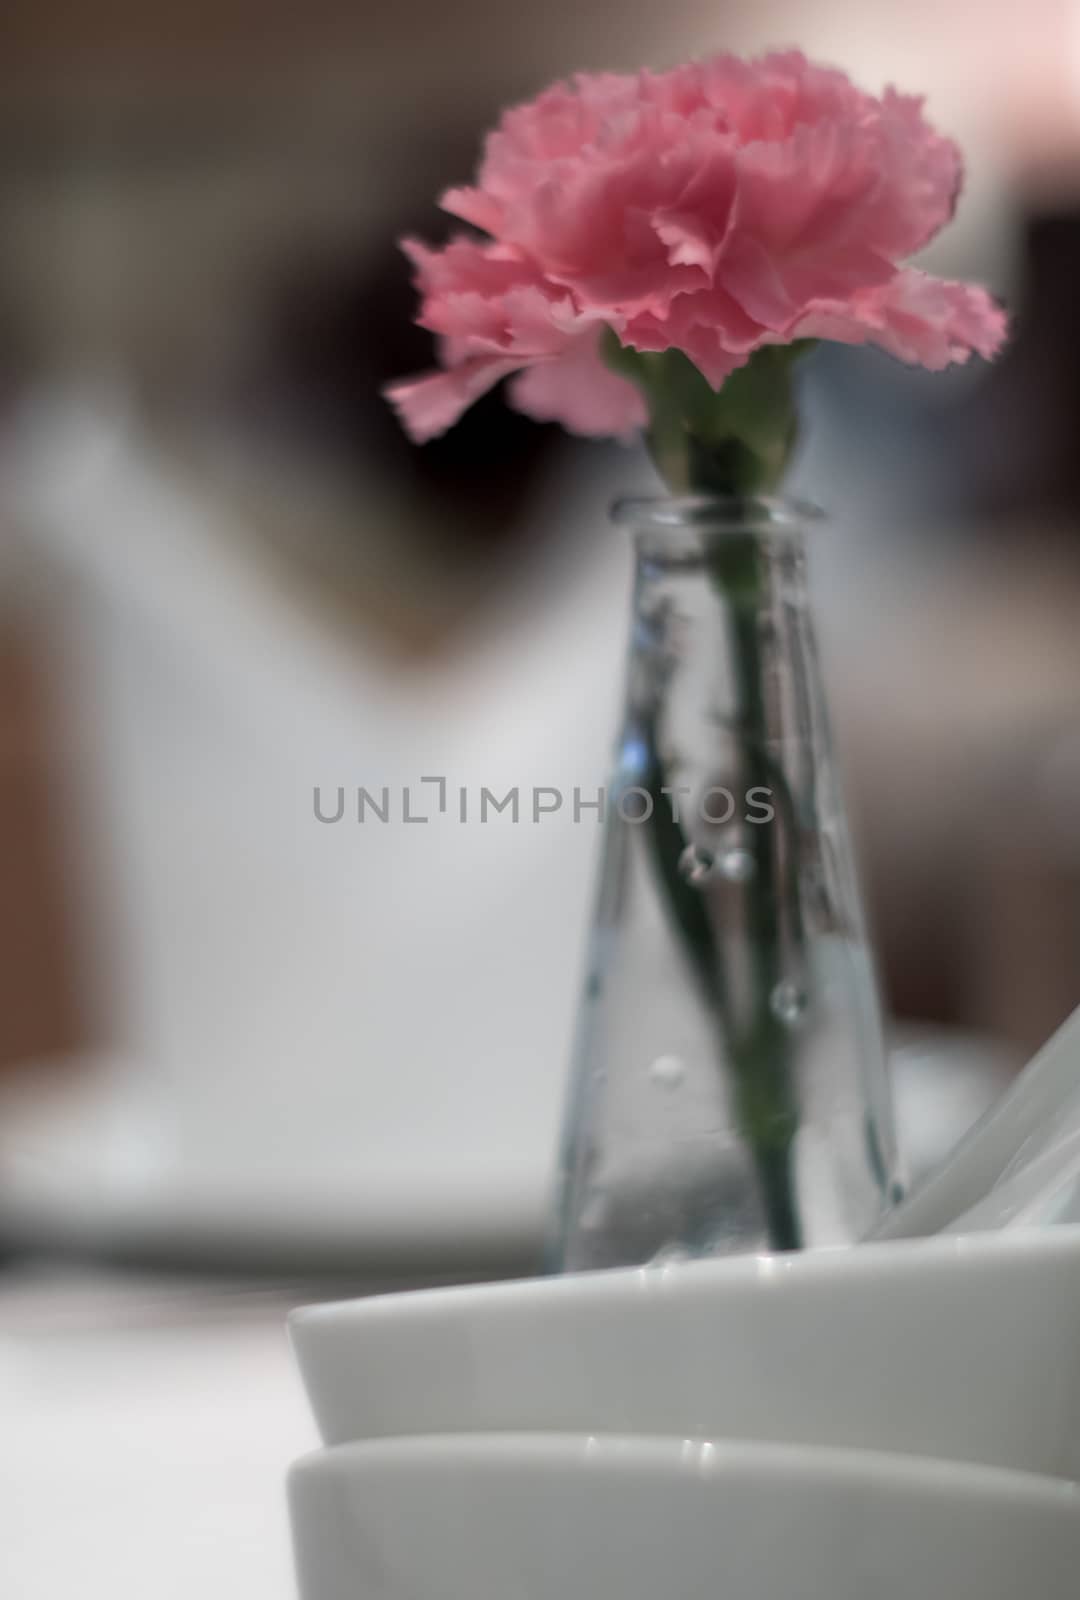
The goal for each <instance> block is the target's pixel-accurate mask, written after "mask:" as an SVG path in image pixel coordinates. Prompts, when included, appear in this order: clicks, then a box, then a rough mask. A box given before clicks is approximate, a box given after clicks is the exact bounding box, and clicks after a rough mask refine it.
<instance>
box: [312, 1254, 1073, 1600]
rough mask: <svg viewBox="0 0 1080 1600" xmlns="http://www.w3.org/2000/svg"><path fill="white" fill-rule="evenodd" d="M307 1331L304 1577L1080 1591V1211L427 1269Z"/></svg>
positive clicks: (893, 1597) (326, 1313)
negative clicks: (405, 1288)
mask: <svg viewBox="0 0 1080 1600" xmlns="http://www.w3.org/2000/svg"><path fill="white" fill-rule="evenodd" d="M292 1334H293V1339H294V1343H295V1347H296V1351H297V1355H298V1358H299V1362H300V1367H301V1371H302V1373H303V1377H304V1381H305V1383H306V1386H307V1390H308V1394H309V1396H310V1399H311V1403H312V1406H313V1408H314V1411H315V1415H316V1418H317V1420H318V1423H319V1427H320V1430H321V1433H322V1436H323V1439H324V1441H325V1448H324V1449H322V1450H320V1451H318V1452H317V1453H316V1454H314V1455H312V1456H309V1457H308V1458H306V1459H305V1460H303V1461H301V1462H300V1463H299V1464H298V1465H297V1466H296V1467H295V1468H294V1470H293V1474H292V1478H291V1484H290V1496H291V1504H292V1516H293V1530H294V1541H295V1547H296V1557H297V1570H298V1575H299V1582H300V1589H301V1594H302V1597H303V1600H706V1597H707V1600H1021V1597H1025V1600H1027V1597H1030V1600H1077V1596H1078V1595H1080V1484H1078V1481H1077V1480H1078V1479H1080V1229H1074V1228H1064V1227H1063V1228H1058V1229H1053V1230H1047V1231H1043V1232H1038V1233H1030V1234H1025V1233H1019V1232H1018V1233H1005V1234H986V1235H981V1236H975V1237H970V1238H946V1237H939V1238H932V1239H921V1240H912V1241H901V1242H897V1243H892V1244H876V1245H865V1246H859V1247H856V1248H854V1249H851V1250H845V1251H825V1252H819V1253H813V1252H811V1253H806V1254H801V1255H792V1256H783V1257H768V1256H765V1257H762V1256H758V1257H747V1258H743V1259H739V1260H731V1261H711V1262H699V1263H687V1264H678V1265H672V1266H664V1267H659V1266H658V1267H645V1268H641V1269H627V1270H620V1271H614V1272H602V1273H588V1274H580V1275H575V1276H571V1277H564V1278H550V1279H535V1280H530V1281H528V1282H522V1283H508V1284H497V1285H484V1286H479V1287H475V1288H464V1289H441V1290H426V1291H421V1292H416V1293H409V1294H400V1295H388V1296H384V1297H378V1298H372V1299H366V1300H356V1301H351V1302H348V1303H345V1304H340V1305H327V1306H317V1307H313V1308H311V1309H306V1310H303V1311H300V1312H298V1313H296V1315H295V1317H294V1320H293V1324H292Z"/></svg>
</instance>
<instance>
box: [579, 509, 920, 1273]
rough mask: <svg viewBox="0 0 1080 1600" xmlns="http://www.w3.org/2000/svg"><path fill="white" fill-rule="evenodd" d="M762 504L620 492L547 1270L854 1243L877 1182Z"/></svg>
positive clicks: (791, 588)
mask: <svg viewBox="0 0 1080 1600" xmlns="http://www.w3.org/2000/svg"><path fill="white" fill-rule="evenodd" d="M819 515H820V514H819V513H817V512H816V511H814V510H813V508H810V507H804V506H800V505H797V504H795V503H793V502H787V501H781V500H777V501H752V500H741V499H730V500H729V499H687V500H671V499H665V500H654V501H634V502H624V503H622V504H620V505H618V506H617V507H616V508H615V512H614V517H615V521H616V522H617V523H619V524H621V525H623V526H626V527H629V528H630V529H631V530H632V531H633V534H634V537H635V541H636V581H635V587H634V605H633V624H632V639H631V649H630V662H629V673H628V682H627V691H626V704H625V710H624V716H623V721H622V729H621V734H620V738H619V744H618V751H617V762H616V768H615V772H614V776H613V781H612V783H611V785H610V786H609V788H608V791H607V794H606V797H605V803H606V820H605V835H604V847H603V857H602V863H601V869H600V883H599V895H598V901H597V906H596V913H595V921H594V927H593V933H592V943H591V952H590V958H589V966H588V972H587V979H586V988H585V995H584V998H583V1001H582V1009H581V1017H580V1022H579V1034H578V1044H577V1057H576V1062H575V1068H574V1078H573V1085H572V1092H571V1095H570V1100H569V1106H568V1112H567V1118H566V1125H565V1131H564V1138H563V1147H562V1163H561V1173H560V1191H561V1192H560V1203H559V1207H558V1213H557V1225H556V1233H555V1238H554V1240H553V1248H552V1252H551V1255H552V1261H551V1265H552V1267H553V1268H554V1269H556V1270H560V1269H561V1270H577V1269H580V1268H589V1267H605V1266H616V1265H626V1264H632V1263H643V1262H647V1261H651V1260H655V1259H658V1258H659V1259H669V1258H676V1259H677V1258H678V1257H679V1256H682V1255H686V1256H705V1255H720V1254H733V1253H738V1252H742V1251H752V1250H762V1249H774V1250H788V1249H798V1248H801V1247H804V1246H816V1245H835V1244H841V1243H849V1242H851V1241H854V1240H856V1239H859V1238H861V1237H864V1236H865V1235H866V1234H867V1233H868V1232H869V1231H870V1230H871V1229H872V1227H873V1225H874V1223H875V1222H876V1221H877V1219H878V1218H879V1217H880V1216H881V1214H882V1213H883V1211H884V1210H885V1209H887V1208H888V1206H889V1205H890V1204H892V1203H895V1201H896V1200H897V1199H898V1198H899V1196H900V1184H899V1179H898V1173H897V1163H896V1154H895V1145H894V1139H893V1133H892V1123H891V1112H890V1102H889V1093H888V1081H887V1076H886V1067H885V1057H884V1050H883V1045H882V1034H881V1016H880V1008H879V1003H878V998H877V990H876V985H875V979H874V969H873V962H872V959H871V954H870V950H869V947H868V943H867V937H866V932H865V929H864V924H863V916H862V910H861V906H860V901H859V893H858V887H857V883H856V877H855V869H854V861H853V854H852V845H851V838H850V834H849V830H848V824H847V821H846V818H845V814H844V808H843V803H842V799H841V795H840V789H839V783H838V778H837V772H836V766H835V762H834V757H833V752H832V746H831V742H830V736H829V728H828V720H827V717H826V712H825V704H824V696H823V691H822V684H821V677H820V672H819V668H818V662H817V655H816V649H815V644H814V634H813V628H812V624H811V618H810V614H809V608H808V603H807V594H806V582H805V550H804V529H805V527H806V525H807V524H808V523H809V522H811V521H814V520H817V518H818V516H819Z"/></svg>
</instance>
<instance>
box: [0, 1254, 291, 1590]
mask: <svg viewBox="0 0 1080 1600" xmlns="http://www.w3.org/2000/svg"><path fill="white" fill-rule="evenodd" d="M284 1312H285V1302H284V1300H283V1299H280V1298H278V1297H272V1296H267V1295H265V1294H244V1293H242V1292H237V1293H235V1294H227V1293H225V1292H223V1291H218V1290H207V1291H205V1292H199V1293H197V1294H196V1293H193V1291H192V1290H191V1289H189V1288H183V1287H181V1286H179V1285H177V1284H169V1283H155V1282H152V1281H149V1280H146V1281H143V1280H140V1279H108V1278H101V1277H98V1276H93V1275H91V1276H70V1275H65V1276H55V1275H53V1276H48V1277H32V1278H27V1277H25V1276H18V1275H15V1274H13V1275H11V1276H10V1277H9V1278H8V1279H6V1280H5V1279H4V1278H0V1416H2V1418H3V1425H2V1429H0V1433H2V1438H3V1446H4V1448H3V1451H2V1453H0V1475H2V1480H0V1507H2V1510H0V1595H3V1596H4V1600H73V1597H75V1596H79V1597H80V1600H97V1597H99V1596H100V1597H101V1600H294V1597H295V1585H294V1582H293V1576H292V1565H291V1554H290V1548H289V1534H288V1525H287V1519H286V1511H285V1498H284V1479H285V1473H286V1469H287V1467H288V1464H289V1463H290V1461H292V1460H293V1459H295V1457H297V1456H298V1455H301V1454H303V1453H304V1452H305V1451H307V1450H309V1449H311V1448H313V1447H314V1445H315V1442H316V1441H315V1436H314V1429H313V1426H312V1424H311V1422H310V1420H309V1417H308V1414H307V1410H306V1407H305V1403H304V1400H303V1396H302V1394H301V1390H300V1385H299V1380H298V1379H297V1377H296V1375H295V1372H294V1369H293V1367H292V1362H291V1357H290V1354H289V1351H288V1347H287V1344H286V1339H285V1333H284Z"/></svg>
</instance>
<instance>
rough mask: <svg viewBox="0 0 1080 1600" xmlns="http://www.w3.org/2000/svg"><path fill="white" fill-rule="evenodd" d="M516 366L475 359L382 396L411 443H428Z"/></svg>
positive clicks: (389, 386)
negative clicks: (392, 409) (394, 413)
mask: <svg viewBox="0 0 1080 1600" xmlns="http://www.w3.org/2000/svg"><path fill="white" fill-rule="evenodd" d="M517 366H518V362H516V361H511V360H507V361H497V360H485V359H483V358H478V359H477V360H474V361H466V362H462V364H461V365H460V366H457V367H451V368H450V370H449V371H447V372H430V373H425V374H423V375H422V376H421V377H418V378H402V379H399V380H398V381H397V382H396V383H390V384H387V386H386V388H385V389H384V390H383V391H382V392H383V395H384V396H385V398H386V399H387V400H389V402H390V404H391V405H392V406H393V408H394V410H395V411H396V412H397V414H398V417H399V419H400V421H401V425H402V427H403V428H404V429H405V432H406V433H407V434H408V435H409V438H410V439H411V440H412V441H413V443H414V444H427V442H428V440H429V439H437V438H438V436H439V435H440V434H441V433H445V432H446V430H447V429H448V428H452V427H453V425H454V423H455V422H457V420H458V418H459V417H460V416H461V415H462V413H463V412H465V411H467V410H468V409H469V407H470V406H471V405H472V404H473V403H474V401H476V400H479V399H480V396H481V395H483V394H486V393H487V391H488V390H489V389H492V388H494V386H495V384H497V383H498V381H499V379H500V378H505V377H506V376H507V375H508V374H509V373H511V372H513V371H514V370H515V369H516V368H517Z"/></svg>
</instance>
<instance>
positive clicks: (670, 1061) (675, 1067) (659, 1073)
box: [649, 1056, 686, 1089]
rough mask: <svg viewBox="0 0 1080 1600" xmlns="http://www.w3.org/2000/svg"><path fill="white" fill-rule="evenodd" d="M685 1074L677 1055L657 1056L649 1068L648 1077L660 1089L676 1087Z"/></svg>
mask: <svg viewBox="0 0 1080 1600" xmlns="http://www.w3.org/2000/svg"><path fill="white" fill-rule="evenodd" d="M685 1076H686V1067H685V1066H684V1065H683V1063H682V1061H680V1059H679V1057H678V1056H657V1058H656V1060H655V1061H654V1062H653V1064H652V1066H651V1067H650V1068H649V1077H650V1078H651V1079H652V1081H653V1083H655V1084H657V1085H659V1087H660V1088H661V1089H677V1088H678V1087H679V1084H680V1083H681V1082H682V1081H683V1079H684V1078H685Z"/></svg>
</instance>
